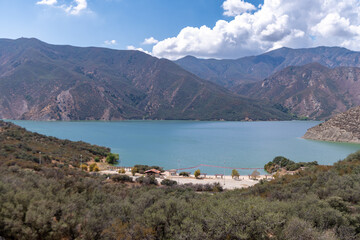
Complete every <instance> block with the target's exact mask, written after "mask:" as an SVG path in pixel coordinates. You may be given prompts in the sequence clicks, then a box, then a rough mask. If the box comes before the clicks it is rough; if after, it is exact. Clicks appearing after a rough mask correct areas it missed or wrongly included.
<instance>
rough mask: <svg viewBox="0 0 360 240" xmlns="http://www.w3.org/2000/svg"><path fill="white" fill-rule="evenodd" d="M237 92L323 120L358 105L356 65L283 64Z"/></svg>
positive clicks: (359, 70)
mask: <svg viewBox="0 0 360 240" xmlns="http://www.w3.org/2000/svg"><path fill="white" fill-rule="evenodd" d="M236 90H237V92H239V93H240V94H243V95H245V96H248V97H253V98H257V99H264V100H268V101H271V102H273V103H277V104H278V105H281V106H282V107H284V108H286V109H288V110H289V111H290V112H292V113H294V114H297V115H298V116H304V117H309V118H311V119H327V118H329V117H331V116H333V115H335V114H337V113H341V112H344V111H346V110H348V109H349V108H351V107H355V106H358V105H360V68H354V67H337V68H334V69H331V68H327V67H325V66H322V65H320V64H319V63H311V64H307V65H304V66H298V67H287V68H285V69H283V70H282V71H279V72H277V73H275V74H274V75H272V76H270V77H268V78H266V79H265V80H264V81H261V82H257V83H253V84H247V85H242V86H240V87H238V88H237V89H236Z"/></svg>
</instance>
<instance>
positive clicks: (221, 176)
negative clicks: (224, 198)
mask: <svg viewBox="0 0 360 240" xmlns="http://www.w3.org/2000/svg"><path fill="white" fill-rule="evenodd" d="M218 177H220V178H223V177H224V174H215V178H218Z"/></svg>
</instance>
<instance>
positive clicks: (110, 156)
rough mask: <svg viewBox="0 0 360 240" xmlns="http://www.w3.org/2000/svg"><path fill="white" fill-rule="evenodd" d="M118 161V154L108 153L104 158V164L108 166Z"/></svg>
mask: <svg viewBox="0 0 360 240" xmlns="http://www.w3.org/2000/svg"><path fill="white" fill-rule="evenodd" d="M118 160H119V154H116V153H109V154H108V155H107V157H106V162H107V163H108V164H115V163H117V161H118Z"/></svg>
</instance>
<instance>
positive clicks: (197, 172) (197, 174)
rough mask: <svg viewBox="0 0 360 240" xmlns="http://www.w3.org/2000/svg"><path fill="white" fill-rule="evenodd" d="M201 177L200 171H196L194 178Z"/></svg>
mask: <svg viewBox="0 0 360 240" xmlns="http://www.w3.org/2000/svg"><path fill="white" fill-rule="evenodd" d="M200 175H201V172H200V169H198V170H196V171H195V172H194V176H195V177H196V178H198V177H199V176H200Z"/></svg>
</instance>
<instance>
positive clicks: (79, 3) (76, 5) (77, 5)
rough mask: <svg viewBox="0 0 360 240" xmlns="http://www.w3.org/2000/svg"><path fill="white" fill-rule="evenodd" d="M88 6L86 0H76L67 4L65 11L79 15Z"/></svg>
mask: <svg viewBox="0 0 360 240" xmlns="http://www.w3.org/2000/svg"><path fill="white" fill-rule="evenodd" d="M86 8H87V1H86V0H75V1H74V2H73V3H72V4H70V6H65V8H64V9H65V11H66V12H67V13H69V14H71V15H78V14H80V12H82V11H84V10H85V9H86Z"/></svg>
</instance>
